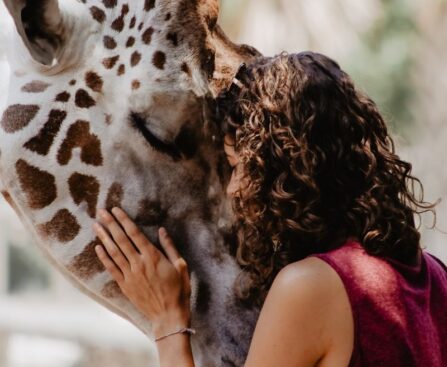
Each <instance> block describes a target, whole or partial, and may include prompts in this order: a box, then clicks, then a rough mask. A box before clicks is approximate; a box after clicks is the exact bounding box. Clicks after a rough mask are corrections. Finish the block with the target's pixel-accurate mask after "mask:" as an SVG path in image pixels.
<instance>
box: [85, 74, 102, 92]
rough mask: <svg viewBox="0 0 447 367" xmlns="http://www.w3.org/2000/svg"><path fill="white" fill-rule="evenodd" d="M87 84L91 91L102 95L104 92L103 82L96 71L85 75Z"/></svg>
mask: <svg viewBox="0 0 447 367" xmlns="http://www.w3.org/2000/svg"><path fill="white" fill-rule="evenodd" d="M85 84H87V86H88V87H89V88H90V89H91V90H93V91H95V92H98V93H100V92H101V91H102V86H103V80H102V78H101V77H100V76H99V75H98V74H96V73H95V72H94V71H89V72H87V73H86V74H85Z"/></svg>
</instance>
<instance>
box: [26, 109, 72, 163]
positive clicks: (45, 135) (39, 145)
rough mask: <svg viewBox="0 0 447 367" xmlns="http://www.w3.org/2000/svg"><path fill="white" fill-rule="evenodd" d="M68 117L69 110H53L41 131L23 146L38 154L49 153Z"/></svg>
mask: <svg viewBox="0 0 447 367" xmlns="http://www.w3.org/2000/svg"><path fill="white" fill-rule="evenodd" d="M66 117H67V112H65V111H61V110H51V111H50V113H49V116H48V120H47V122H46V123H45V125H44V126H43V127H42V129H41V130H40V131H39V133H38V134H37V135H36V136H35V137H33V138H31V139H30V140H28V141H27V142H26V143H25V144H24V145H23V146H24V147H25V148H26V149H29V150H31V151H33V152H35V153H37V154H40V155H47V154H48V152H49V151H50V148H51V146H52V145H53V141H54V138H55V137H56V135H57V133H58V132H59V129H60V127H61V125H62V122H63V121H64V120H65V118H66Z"/></svg>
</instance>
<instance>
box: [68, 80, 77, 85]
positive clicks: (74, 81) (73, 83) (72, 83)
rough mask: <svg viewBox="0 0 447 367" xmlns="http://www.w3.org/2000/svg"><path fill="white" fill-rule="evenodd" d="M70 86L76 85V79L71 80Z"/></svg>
mask: <svg viewBox="0 0 447 367" xmlns="http://www.w3.org/2000/svg"><path fill="white" fill-rule="evenodd" d="M68 84H70V85H71V86H73V85H75V84H76V79H72V80H70V82H69V83H68Z"/></svg>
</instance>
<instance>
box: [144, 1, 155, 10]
mask: <svg viewBox="0 0 447 367" xmlns="http://www.w3.org/2000/svg"><path fill="white" fill-rule="evenodd" d="M153 8H155V0H144V10H146V11H149V10H151V9H153Z"/></svg>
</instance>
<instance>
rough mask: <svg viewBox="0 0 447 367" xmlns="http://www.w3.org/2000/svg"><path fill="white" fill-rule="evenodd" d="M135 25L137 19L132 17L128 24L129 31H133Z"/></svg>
mask: <svg viewBox="0 0 447 367" xmlns="http://www.w3.org/2000/svg"><path fill="white" fill-rule="evenodd" d="M136 23H137V18H136V17H135V16H133V17H132V19H131V20H130V23H129V29H133V28H134V27H135V24H136Z"/></svg>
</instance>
